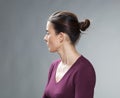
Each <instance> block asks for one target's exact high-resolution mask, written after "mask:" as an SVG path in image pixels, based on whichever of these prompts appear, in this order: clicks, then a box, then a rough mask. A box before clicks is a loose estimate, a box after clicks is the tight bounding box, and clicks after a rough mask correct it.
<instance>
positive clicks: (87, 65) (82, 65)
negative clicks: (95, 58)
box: [76, 55, 94, 70]
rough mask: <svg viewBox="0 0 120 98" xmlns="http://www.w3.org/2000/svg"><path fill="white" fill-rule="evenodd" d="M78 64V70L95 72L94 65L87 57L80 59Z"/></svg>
mask: <svg viewBox="0 0 120 98" xmlns="http://www.w3.org/2000/svg"><path fill="white" fill-rule="evenodd" d="M76 64H77V65H78V69H82V70H85V69H86V70H87V69H89V70H90V69H91V70H94V68H93V65H92V63H91V62H90V61H89V60H88V59H87V58H86V57H84V56H83V55H82V56H81V57H80V58H79V59H78V61H77V62H76Z"/></svg>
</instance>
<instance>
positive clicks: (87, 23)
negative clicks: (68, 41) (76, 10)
mask: <svg viewBox="0 0 120 98" xmlns="http://www.w3.org/2000/svg"><path fill="white" fill-rule="evenodd" d="M79 24H80V30H81V31H85V30H86V29H87V28H88V27H89V26H90V20H89V19H85V21H82V22H80V23H79Z"/></svg>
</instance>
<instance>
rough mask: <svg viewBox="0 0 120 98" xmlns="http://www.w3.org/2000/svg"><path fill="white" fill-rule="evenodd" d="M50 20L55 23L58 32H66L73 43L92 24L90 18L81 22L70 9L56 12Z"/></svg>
mask: <svg viewBox="0 0 120 98" xmlns="http://www.w3.org/2000/svg"><path fill="white" fill-rule="evenodd" d="M48 21H50V22H51V23H52V24H53V26H54V29H55V31H56V34H59V33H60V32H63V33H66V34H67V35H68V36H69V38H70V41H71V43H72V44H73V45H74V44H76V42H77V41H78V39H79V38H80V35H81V31H85V30H86V29H87V28H88V27H89V25H90V21H89V19H85V20H84V21H82V22H79V21H78V18H77V16H76V15H75V14H73V13H71V12H68V11H58V12H55V13H53V14H52V15H51V16H50V17H49V19H48Z"/></svg>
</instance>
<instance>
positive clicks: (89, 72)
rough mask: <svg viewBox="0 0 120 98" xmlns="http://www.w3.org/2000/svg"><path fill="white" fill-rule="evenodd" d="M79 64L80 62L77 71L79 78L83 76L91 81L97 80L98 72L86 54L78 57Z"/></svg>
mask: <svg viewBox="0 0 120 98" xmlns="http://www.w3.org/2000/svg"><path fill="white" fill-rule="evenodd" d="M77 64H78V65H77V72H76V76H77V78H78V77H82V78H84V79H85V78H86V79H87V80H89V81H93V82H95V80H96V74H95V70H94V67H93V65H92V63H91V62H90V61H89V60H88V59H87V58H85V57H84V56H81V57H80V58H79V59H78V61H77ZM84 79H83V80H84Z"/></svg>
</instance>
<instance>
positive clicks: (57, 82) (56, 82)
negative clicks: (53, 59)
mask: <svg viewBox="0 0 120 98" xmlns="http://www.w3.org/2000/svg"><path fill="white" fill-rule="evenodd" d="M81 57H82V55H80V56H79V57H78V58H77V60H76V61H75V62H74V63H73V65H72V66H71V67H70V68H69V69H68V70H67V71H66V72H65V74H64V75H63V76H62V78H61V79H60V80H59V81H57V80H56V72H57V68H58V66H59V64H60V62H61V60H60V61H59V62H58V64H57V66H56V70H55V74H54V81H55V84H59V83H60V82H62V80H63V79H64V78H65V76H66V75H67V74H68V73H69V72H70V71H71V70H72V69H73V67H74V66H75V65H76V63H77V62H78V60H79V59H80V58H81Z"/></svg>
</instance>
